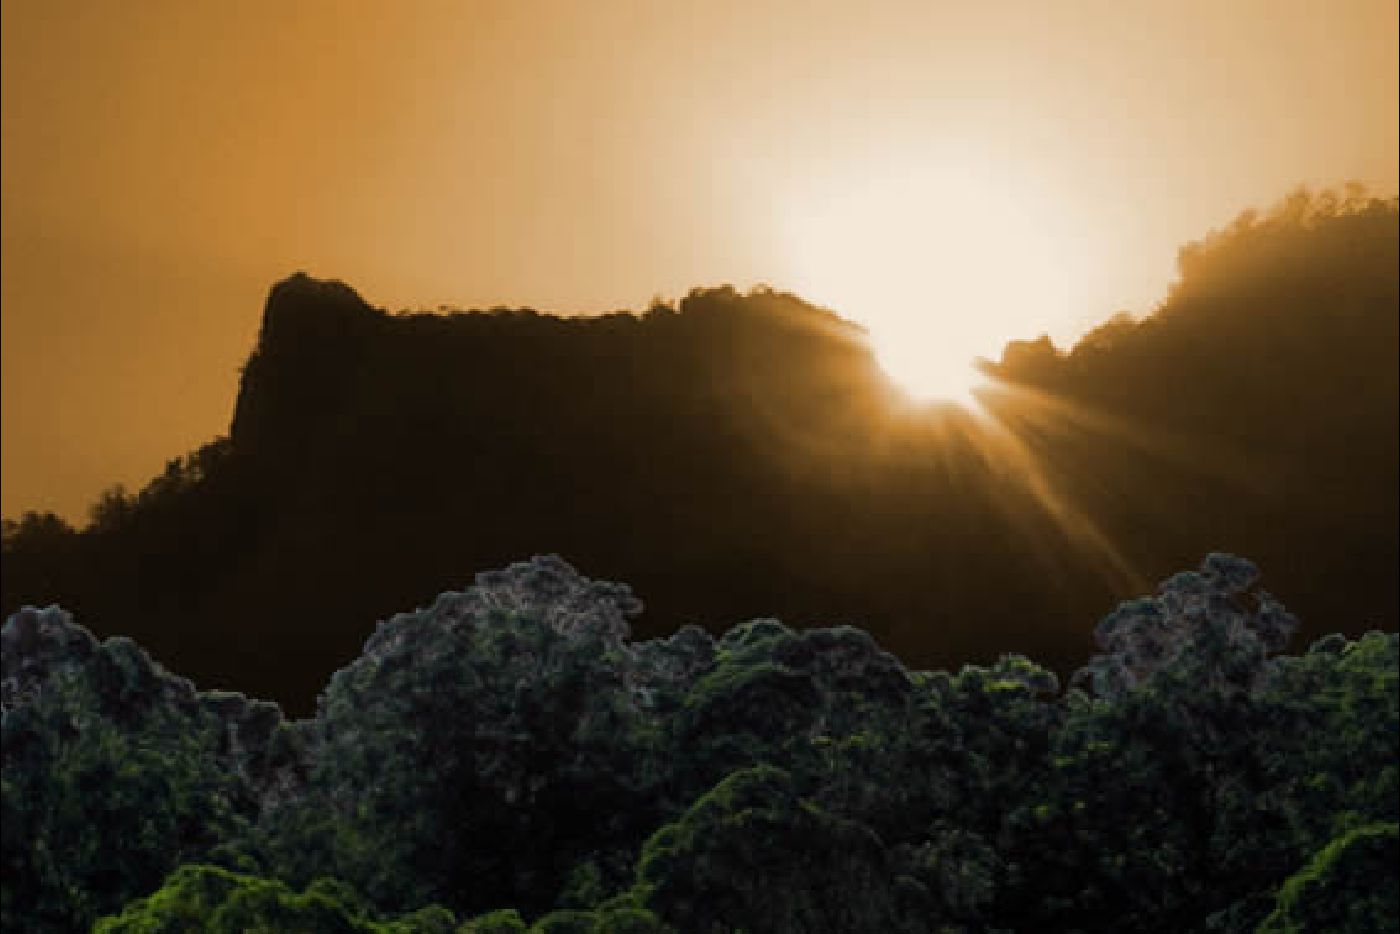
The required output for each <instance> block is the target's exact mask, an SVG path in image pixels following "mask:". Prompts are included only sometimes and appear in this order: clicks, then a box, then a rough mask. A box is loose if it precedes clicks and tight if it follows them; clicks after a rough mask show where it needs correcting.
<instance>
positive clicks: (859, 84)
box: [0, 0, 1397, 516]
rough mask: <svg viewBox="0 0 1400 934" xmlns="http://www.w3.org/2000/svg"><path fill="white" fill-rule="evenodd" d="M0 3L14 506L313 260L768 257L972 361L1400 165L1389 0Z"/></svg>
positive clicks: (893, 333)
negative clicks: (1228, 227)
mask: <svg viewBox="0 0 1400 934" xmlns="http://www.w3.org/2000/svg"><path fill="white" fill-rule="evenodd" d="M3 11H4V17H3V98H4V114H3V266H4V275H3V355H4V356H3V504H0V507H2V508H3V512H4V513H5V514H6V515H14V514H16V513H18V512H19V511H21V510H23V509H30V508H38V509H55V510H58V511H60V512H63V513H65V514H68V515H70V516H80V515H81V514H82V512H83V509H84V507H85V506H86V504H87V503H89V502H91V501H92V499H93V498H94V496H95V495H96V493H97V492H98V491H99V490H100V489H102V488H103V487H106V486H108V485H110V484H112V483H115V482H119V481H120V482H123V483H126V484H127V485H128V486H139V485H140V484H141V483H142V482H143V481H144V480H145V479H146V478H148V477H149V476H151V475H152V474H153V473H155V472H157V471H158V470H159V469H160V467H161V465H162V463H163V462H164V460H165V459H166V458H168V457H170V456H173V455H175V454H177V453H179V452H182V451H185V450H188V449H190V448H192V447H193V446H195V445H196V444H198V443H200V442H202V441H204V440H207V439H209V438H211V437H213V436H214V435H216V434H218V433H220V432H221V431H223V430H224V429H225V427H226V425H227V419H228V415H229V412H230V410H231V407H232V403H233V398H234V393H235V390H236V384H237V378H238V367H239V365H240V364H241V363H242V361H243V359H244V357H245V356H246V354H247V352H248V350H249V348H250V347H251V344H252V341H253V339H254V336H255V334H256V329H257V325H258V318H259V313H260V309H261V303H262V300H263V297H264V296H265V294H266V291H267V288H268V286H269V285H270V284H271V283H272V282H273V281H274V280H276V279H278V278H281V277H282V276H284V275H286V274H288V273H290V272H292V271H294V270H297V269H305V270H307V271H309V272H311V273H312V274H314V275H319V276H329V277H336V278H341V279H344V280H346V281H347V282H350V283H351V284H353V285H354V286H355V287H356V288H357V289H359V290H360V291H361V292H362V293H363V294H364V295H365V296H366V297H367V298H369V299H370V300H371V301H372V302H375V303H377V304H380V305H384V306H387V307H390V308H402V307H419V306H422V307H429V308H434V307H437V306H438V305H440V304H444V303H445V304H451V305H454V306H460V307H467V308H470V307H488V306H492V305H498V304H504V305H510V306H525V305H528V306H533V307H536V308H539V309H541V310H548V311H558V312H602V311H609V310H615V309H619V308H633V309H640V308H643V307H645V305H646V304H647V302H648V301H649V300H650V298H651V297H652V296H654V295H662V296H675V295H679V294H684V293H685V292H686V291H688V290H689V289H690V288H691V287H693V286H696V285H714V284H718V283H723V282H730V283H733V284H735V285H736V286H738V287H740V288H747V287H748V286H751V285H753V284H756V283H770V284H772V285H773V286H775V287H777V288H780V289H786V290H791V291H794V292H796V293H798V294H800V295H803V296H804V297H807V298H810V299H812V300H813V301H817V302H820V303H823V304H826V305H829V306H831V307H833V308H834V309H835V310H837V311H838V312H840V313H842V314H845V315H847V316H849V317H851V318H853V319H855V320H858V321H861V322H863V323H865V324H866V325H867V326H868V327H869V328H870V329H871V332H872V340H873V341H874V342H875V344H876V346H877V347H885V348H896V349H897V351H898V353H900V354H903V355H905V357H906V363H905V365H907V358H909V357H912V358H914V359H915V361H916V362H917V360H918V359H920V358H921V355H923V354H927V358H928V359H930V360H936V361H939V362H940V363H944V362H948V361H953V363H954V364H955V363H956V362H957V361H960V360H963V359H965V358H966V357H967V356H968V355H969V354H979V353H980V354H986V355H989V356H994V355H995V354H996V352H997V349H998V344H999V343H1000V342H1001V341H1004V340H1009V339H1013V338H1022V337H1033V336H1035V335H1037V334H1039V333H1042V332H1046V333H1049V334H1051V335H1052V336H1053V337H1055V338H1056V339H1057V340H1059V341H1061V342H1065V341H1070V340H1073V339H1074V338H1075V337H1076V336H1077V335H1079V334H1081V333H1083V332H1084V331H1085V330H1087V329H1088V328H1090V327H1092V326H1093V325H1094V324H1095V323H1096V322H1098V321H1100V320H1103V319H1105V318H1107V317H1109V316H1110V315H1111V314H1112V313H1114V312H1115V311H1118V310H1122V309H1127V310H1131V311H1133V312H1138V313H1143V312H1147V311H1150V310H1151V308H1152V306H1153V304H1154V302H1155V301H1156V300H1157V299H1159V298H1160V297H1161V296H1162V295H1163V294H1164V292H1165V289H1166V287H1167V285H1168V283H1169V282H1170V280H1171V278H1172V276H1173V264H1174V260H1175V255H1176V250H1177V248H1178V247H1179V246H1180V245H1181V244H1182V243H1184V242H1186V241H1188V240H1192V239H1195V238H1198V237H1200V236H1202V235H1203V234H1204V233H1206V232H1207V231H1208V230H1210V229H1211V228H1213V227H1219V226H1221V225H1223V224H1225V223H1227V222H1228V221H1229V220H1230V219H1231V218H1232V217H1233V216H1234V215H1235V214H1237V213H1238V212H1239V211H1241V210H1244V209H1246V208H1249V207H1265V206H1267V205H1268V204H1270V203H1272V202H1274V201H1276V200H1277V199H1278V198H1279V197H1280V196H1282V195H1283V194H1285V193H1286V192H1287V191H1289V190H1290V189H1292V188H1294V187H1296V186H1297V185H1299V184H1308V185H1312V186H1315V187H1323V186H1335V185H1339V184H1341V183H1343V182H1346V181H1348V180H1358V181H1361V182H1364V183H1366V184H1368V185H1369V186H1370V187H1371V188H1372V189H1373V190H1374V191H1375V192H1376V193H1377V194H1382V195H1390V194H1393V193H1394V192H1395V190H1396V187H1397V177H1396V176H1397V170H1396V163H1397V117H1396V113H1397V93H1396V80H1395V79H1396V72H1397V40H1396V35H1397V9H1396V5H1395V4H1394V3H1393V2H1392V0H1376V2H1342V3H1329V4H1321V3H1312V2H1232V3H1228V4H1220V3H1211V2H1199V3H1181V2H1173V3H1155V4H1147V3H1141V4H1119V3H1107V2H1105V3H1056V4H1044V3H1017V4H1012V3H975V4H974V3H933V2H926V0H919V2H909V3H881V4H876V5H875V6H874V7H873V9H867V8H866V7H865V6H864V5H860V4H852V3H833V4H825V3H807V2H803V3H797V2H794V3H783V4H779V3H708V4H695V5H689V4H687V5H684V6H682V5H678V4H658V3H650V2H636V3H602V2H598V3H587V4H583V3H568V2H559V3H466V2H453V3H407V2H405V3H388V2H384V3H351V4H347V3H343V2H334V3H313V2H299V3H293V4H288V3H283V2H266V3H264V2H239V3H213V2H197V3H191V2H188V0H181V2H152V0H143V2H140V3H131V4H118V3H96V2H91V3H70V2H53V0H43V2H40V0H32V2H9V0H6V2H5V3H4V7H3ZM925 348H926V349H925ZM889 352H890V353H894V351H892V350H891V351H889ZM893 360H894V358H893V357H891V358H890V363H891V366H894V362H893ZM950 365H953V364H950Z"/></svg>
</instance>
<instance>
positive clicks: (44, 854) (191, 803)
mask: <svg viewBox="0 0 1400 934" xmlns="http://www.w3.org/2000/svg"><path fill="white" fill-rule="evenodd" d="M4 648H5V653H6V660H5V661H6V672H5V674H6V677H5V695H6V696H5V707H4V715H3V716H4V719H3V737H4V759H3V772H2V773H0V774H3V788H2V789H0V795H3V814H4V833H3V860H4V867H5V873H4V880H3V883H0V892H3V899H0V920H3V922H4V926H5V927H7V928H10V927H16V928H20V927H22V928H23V929H25V930H29V931H43V930H55V931H63V930H72V929H74V928H81V927H85V926H86V925H87V924H89V923H90V922H91V921H92V919H93V918H94V917H96V916H97V915H98V914H101V913H103V912H108V911H112V910H115V909H117V908H119V907H120V906H121V905H122V904H124V903H125V902H126V901H127V900H129V899H130V898H132V897H134V896H136V895H139V894H142V893H144V892H149V891H151V890H153V889H154V888H156V887H157V886H158V885H159V884H160V882H161V880H162V879H163V878H164V877H165V875H166V874H167V873H168V872H170V871H171V870H173V869H174V868H175V867H176V866H178V865H179V864H180V863H182V862H185V861H189V860H192V859H201V858H207V857H209V856H211V855H212V854H213V853H214V851H215V849H216V848H217V847H218V846H219V845H220V844H222V843H224V842H225V841H228V840H231V839H234V838H236V837H237V836H238V835H239V834H240V833H241V832H242V830H243V829H244V828H245V827H246V826H247V825H248V822H249V820H250V819H251V818H252V817H253V816H254V814H255V812H256V809H257V799H256V790H255V787H254V785H253V784H252V783H251V782H250V781H249V779H248V776H249V775H250V770H251V772H252V773H257V774H261V773H259V772H258V769H259V765H251V764H249V763H248V762H245V761H243V760H244V757H243V756H241V755H240V753H239V751H235V750H231V749H230V748H228V742H229V741H230V739H231V738H235V741H236V738H237V737H242V739H243V741H244V742H245V743H247V742H251V738H252V735H253V731H248V730H241V728H240V722H239V721H237V720H233V721H229V720H225V719H222V718H220V717H219V716H217V715H216V714H215V713H213V712H212V711H210V710H209V709H207V708H205V707H203V706H202V705H201V703H200V698H199V695H197V694H196V692H195V691H194V689H193V687H192V686H191V685H190V684H189V682H187V681H184V680H183V679H179V678H175V677H174V676H172V675H170V674H168V673H167V672H165V671H164V670H163V669H162V668H160V667H159V666H158V665H155V664H154V663H153V662H151V660H150V659H149V658H148V657H147V656H146V655H145V653H144V652H142V651H141V650H140V649H138V648H137V647H136V646H135V644H134V643H132V642H131V641H130V640H128V639H121V638H113V639H109V640H107V641H106V642H104V643H100V644H99V643H98V642H97V641H96V640H95V639H93V638H92V636H91V634H89V633H88V632H87V631H86V630H84V629H82V628H81V627H78V626H75V625H73V623H72V621H71V619H69V618H68V616H67V614H64V613H63V612H62V611H60V610H57V609H56V608H50V609H48V610H43V611H35V610H26V611H24V612H23V613H19V614H16V615H15V616H13V617H11V618H10V619H9V620H8V621H7V622H6V623H5V628H4ZM239 699H240V700H241V698H239ZM267 706H272V705H267ZM272 710H273V712H274V714H275V716H276V718H277V719H279V720H280V714H277V713H276V708H275V706H272ZM262 765H265V763H262Z"/></svg>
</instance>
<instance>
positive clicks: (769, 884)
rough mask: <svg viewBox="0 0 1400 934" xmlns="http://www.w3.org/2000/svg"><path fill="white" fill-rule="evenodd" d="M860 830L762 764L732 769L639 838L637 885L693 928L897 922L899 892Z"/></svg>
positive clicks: (665, 912)
mask: <svg viewBox="0 0 1400 934" xmlns="http://www.w3.org/2000/svg"><path fill="white" fill-rule="evenodd" d="M894 881H895V880H893V879H892V877H891V876H890V874H889V872H888V865H887V862H886V859H885V852H884V847H883V844H882V843H881V841H880V840H879V838H878V837H877V836H876V835H875V834H874V833H872V832H871V831H870V830H869V829H868V828H866V827H864V826H862V825H860V824H858V823H856V822H854V821H850V820H846V819H844V818H841V817H839V816H836V815H833V814H830V813H828V812H826V811H823V810H822V809H821V808H819V807H817V806H815V805H813V804H812V803H811V802H810V801H806V800H803V799H802V798H800V797H799V796H798V795H797V794H796V792H795V789H794V786H793V782H792V778H791V776H790V775H788V774H787V773H786V772H783V771H781V770H779V769H776V768H773V767H772V766H766V765H763V766H757V767H754V768H751V769H745V770H742V771H739V772H736V773H734V774H733V775H731V776H729V777H728V778H726V779H725V780H724V781H722V782H720V783H719V784H718V785H717V786H715V788H714V789H713V790H711V791H710V792H708V793H707V794H705V795H704V796H703V797H701V798H700V800H698V801H697V802H696V803H695V804H694V805H693V806H692V807H691V808H690V809H689V810H688V811H687V812H686V813H685V814H684V815H683V816H682V817H681V819H680V820H678V821H676V822H675V823H672V824H668V825H666V826H665V827H663V828H662V829H661V830H659V831H657V832H656V834H654V835H653V836H652V838H651V839H650V840H648V841H647V844H646V846H645V848H644V849H643V851H642V856H641V859H640V861H639V863H638V866H637V889H638V891H639V893H640V895H641V898H642V899H643V900H644V901H645V903H646V904H647V906H648V907H651V908H652V909H654V910H655V911H656V912H657V914H659V915H660V916H661V917H662V918H665V919H666V920H667V921H669V922H670V923H672V924H674V925H676V926H677V927H679V928H681V929H684V930H688V931H696V932H711V931H730V930H738V929H745V928H747V929H751V930H759V931H798V930H802V931H875V930H899V929H900V925H899V923H898V919H899V918H900V917H901V910H900V908H901V906H900V904H899V903H900V895H901V892H900V890H899V889H898V887H897V886H896V885H895V884H894Z"/></svg>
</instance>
